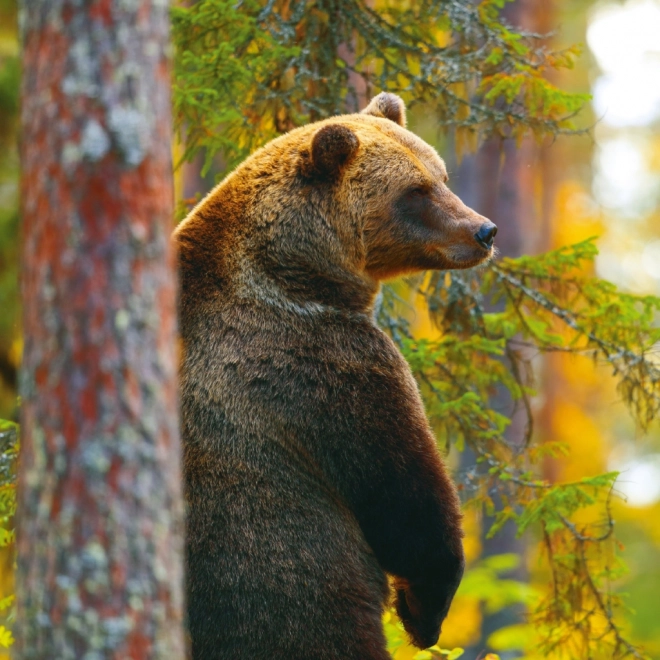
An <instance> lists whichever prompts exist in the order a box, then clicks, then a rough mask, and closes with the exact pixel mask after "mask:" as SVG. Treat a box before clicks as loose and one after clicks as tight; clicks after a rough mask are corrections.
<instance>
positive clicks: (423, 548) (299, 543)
mask: <svg viewBox="0 0 660 660" xmlns="http://www.w3.org/2000/svg"><path fill="white" fill-rule="evenodd" d="M446 182H447V173H446V170H445V165H444V163H443V161H442V160H441V159H440V157H439V156H438V154H437V153H436V152H435V150H434V149H432V148H431V147H430V146H428V145H427V144H426V143H425V142H423V141H422V140H420V139H419V138H418V137H416V136H415V135H413V134H412V133H410V132H409V131H407V130H406V129H405V108H404V105H403V102H402V101H401V99H400V98H399V97H397V96H394V95H392V94H385V93H384V94H380V95H379V96H377V97H376V98H374V99H373V101H372V102H371V104H370V105H369V106H368V107H367V108H366V109H365V110H364V111H363V112H362V113H360V114H353V115H346V116H341V117H335V118H333V119H327V120H324V121H321V122H318V123H315V124H311V125H308V126H304V127H302V128H298V129H296V130H293V131H291V132H290V133H288V134H286V135H283V136H281V137H279V138H277V139H276V140H274V141H272V142H270V143H269V144H267V145H266V146H265V147H263V148H262V149H260V150H259V151H257V152H256V153H255V154H254V155H252V156H251V157H250V158H248V159H247V160H246V161H245V162H244V163H243V164H242V165H241V166H240V167H238V169H236V171H234V172H233V173H232V174H230V175H229V176H228V177H227V178H226V179H225V180H224V181H223V182H222V183H221V184H220V185H218V186H217V187H216V188H215V189H214V190H213V191H212V192H211V193H210V194H209V195H208V196H207V197H206V198H205V199H204V200H203V201H202V202H201V203H200V204H199V205H198V206H197V207H196V208H195V209H194V210H193V211H192V213H191V214H190V215H189V216H188V218H187V219H186V220H185V221H184V222H183V223H182V224H181V225H180V226H179V228H178V229H177V230H176V232H175V240H176V243H177V245H178V250H179V255H180V268H181V299H180V316H181V335H182V342H183V356H182V371H181V378H182V385H181V387H182V390H181V397H182V416H183V438H184V466H185V467H184V469H185V490H186V499H187V504H188V532H187V561H188V578H187V580H188V585H187V597H188V619H189V630H190V636H191V642H192V657H193V659H194V660H216V659H217V660H220V659H222V660H225V659H226V660H229V659H231V660H239V659H240V660H248V659H249V660H255V659H263V660H266V659H268V660H326V659H327V660H385V659H387V658H389V657H390V656H389V655H388V653H387V650H386V644H385V637H384V633H383V627H382V621H381V617H382V612H383V608H384V606H385V604H386V602H387V599H388V595H389V583H388V580H387V576H390V577H391V579H392V584H393V585H394V591H395V597H396V607H397V610H398V612H399V615H400V617H401V619H402V620H403V623H404V626H405V628H406V630H407V632H408V633H409V635H410V638H411V640H412V642H413V643H414V644H415V645H417V646H418V647H420V648H423V647H428V646H431V645H432V644H434V643H435V642H436V640H437V639H438V635H439V632H440V625H441V623H442V621H443V619H444V618H445V616H446V615H447V611H448V609H449V605H450V603H451V600H452V598H453V596H454V593H455V591H456V588H457V587H458V584H459V582H460V580H461V575H462V573H463V564H464V560H463V550H462V544H461V537H462V532H461V513H460V510H459V501H458V498H457V494H456V490H455V488H454V486H453V484H452V482H451V480H450V478H449V476H448V474H447V472H446V470H445V467H444V466H443V462H442V460H441V457H440V454H439V452H438V449H437V448H436V443H435V440H434V437H433V434H432V432H431V429H430V428H429V424H428V421H427V418H426V416H425V412H424V408H423V405H422V400H421V397H420V393H419V391H418V388H417V385H416V383H415V381H414V379H413V376H412V374H411V372H410V369H409V368H408V366H407V364H406V362H405V361H404V359H403V357H402V356H401V354H400V353H399V351H398V350H397V348H396V346H395V345H394V343H393V342H392V341H391V340H390V338H389V337H388V336H387V335H385V334H384V333H383V332H382V331H381V330H380V329H379V328H378V327H377V326H376V323H375V321H374V314H373V310H374V300H375V297H376V294H377V292H378V289H379V282H380V281H381V280H383V279H385V278H389V277H393V276H395V275H399V274H401V273H410V272H413V271H419V270H422V269H429V268H436V269H447V268H468V267H470V266H474V265H476V264H479V263H481V262H483V261H484V260H486V259H488V258H489V257H490V256H491V254H492V243H493V236H494V235H495V231H496V228H495V225H493V224H492V223H491V222H489V221H488V220H486V219H485V218H484V217H482V216H480V215H479V214H477V213H476V212H474V211H472V210H471V209H469V208H467V207H466V206H465V205H464V204H463V203H462V202H461V201H460V200H459V199H458V198H457V197H456V196H455V195H454V194H452V193H451V192H450V191H449V189H448V188H447V186H446Z"/></svg>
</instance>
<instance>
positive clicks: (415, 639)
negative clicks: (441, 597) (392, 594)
mask: <svg viewBox="0 0 660 660" xmlns="http://www.w3.org/2000/svg"><path fill="white" fill-rule="evenodd" d="M396 611H397V614H398V615H399V618H400V619H401V622H402V623H403V627H404V628H405V630H406V632H407V633H408V636H409V637H410V641H411V642H412V643H413V644H414V645H415V646H416V647H417V648H420V649H426V648H428V647H429V646H433V645H434V644H436V643H437V641H438V638H439V637H440V627H441V624H442V620H443V619H444V613H437V612H434V613H431V612H425V611H424V609H423V608H422V606H421V603H420V601H419V600H418V599H417V598H416V597H415V596H414V595H413V593H412V592H411V591H407V590H403V589H399V590H398V591H397V598H396Z"/></svg>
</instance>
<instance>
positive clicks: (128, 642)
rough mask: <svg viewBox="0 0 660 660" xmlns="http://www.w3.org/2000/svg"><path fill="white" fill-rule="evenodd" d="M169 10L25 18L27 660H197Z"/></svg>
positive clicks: (68, 8)
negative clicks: (179, 368) (189, 633)
mask: <svg viewBox="0 0 660 660" xmlns="http://www.w3.org/2000/svg"><path fill="white" fill-rule="evenodd" d="M168 9H169V8H168V2H167V1H166V0H160V1H158V0H151V1H150V0H132V1H131V2H125V1H120V0H87V1H86V2H73V1H71V0H24V2H23V8H22V12H23V15H22V28H23V44H24V76H23V89H22V101H23V107H22V147H21V158H22V169H23V182H22V213H23V231H24V236H23V253H22V257H23V273H22V293H23V300H24V304H25V308H24V309H25V311H24V330H25V352H24V360H23V369H22V374H21V376H22V380H21V390H22V396H23V403H22V443H23V446H22V453H21V459H20V472H19V512H18V585H17V602H18V621H17V630H16V637H17V642H16V649H17V656H16V657H18V658H25V659H27V658H40V659H41V658H43V659H44V660H46V659H48V660H55V659H57V660H67V659H69V658H72V659H73V658H76V659H77V658H80V659H83V658H85V659H92V658H94V660H97V659H98V660H100V659H102V658H103V659H105V658H112V659H117V660H119V659H120V658H121V659H122V660H123V659H135V660H138V659H139V660H145V659H147V658H162V659H164V660H165V659H166V660H177V659H180V658H183V657H184V655H185V653H184V636H183V630H182V618H183V614H182V613H183V596H182V591H183V590H182V572H183V571H182V527H183V524H182V522H183V507H182V500H181V486H180V456H179V454H180V447H179V435H178V417H177V394H176V334H175V333H176V320H175V275H174V263H173V255H172V252H171V247H170V243H169V234H170V228H171V222H172V180H171V178H172V177H171V162H170V159H171V155H170V99H169V88H170V81H169V62H168Z"/></svg>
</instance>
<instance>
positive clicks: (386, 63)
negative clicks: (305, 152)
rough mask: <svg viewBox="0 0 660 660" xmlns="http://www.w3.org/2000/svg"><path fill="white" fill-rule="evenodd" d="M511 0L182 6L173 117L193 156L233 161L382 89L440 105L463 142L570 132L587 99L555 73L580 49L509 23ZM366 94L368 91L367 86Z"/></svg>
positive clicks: (211, 1)
mask: <svg viewBox="0 0 660 660" xmlns="http://www.w3.org/2000/svg"><path fill="white" fill-rule="evenodd" d="M504 4H505V3H504V2H503V1H502V0H481V1H480V2H478V3H472V2H468V1H466V0H447V1H445V2H436V1H435V0H417V1H416V2H414V3H409V2H403V1H401V0H399V1H393V0H385V1H384V2H379V3H377V4H376V7H375V8H371V7H370V6H368V5H367V4H365V3H363V2H361V1H359V0H314V1H313V2H308V1H307V0H293V1H290V0H286V1H285V0H268V1H267V2H266V0H246V1H245V2H240V3H234V2H233V1H231V0H198V1H197V2H195V3H192V4H191V5H190V6H178V7H175V8H174V10H173V13H172V19H173V39H174V43H175V47H176V50H177V57H176V60H175V70H174V119H175V124H176V128H177V130H179V131H180V133H181V134H182V137H183V140H184V143H185V150H184V159H190V158H191V157H192V156H193V155H194V154H195V153H197V152H198V151H199V150H205V152H206V164H205V167H208V166H209V165H210V162H211V159H212V158H213V156H214V155H215V154H216V153H221V154H223V156H224V157H225V161H226V162H225V165H226V166H227V167H232V166H233V165H235V164H236V163H237V162H238V161H240V160H241V159H243V158H244V157H245V156H246V155H247V154H248V153H249V152H250V151H252V150H253V149H254V148H255V147H258V146H260V145H261V144H263V143H265V142H267V141H268V140H270V139H271V138H273V137H275V136H276V135H278V134H279V133H282V132H284V131H287V130H290V129H291V128H293V127H295V126H298V125H300V124H303V123H306V122H308V121H310V120H312V121H313V120H317V119H321V118H323V117H327V116H331V115H334V114H340V113H342V112H345V111H347V110H349V111H350V110H354V109H356V108H357V107H358V104H359V98H358V97H359V96H360V95H362V96H363V97H364V95H365V94H366V95H367V96H369V95H372V94H373V93H375V92H378V91H382V90H387V91H393V92H397V93H399V94H401V95H402V96H403V97H404V98H405V99H406V100H407V101H408V102H409V103H412V104H414V103H417V102H424V103H426V104H427V105H430V106H432V107H433V108H434V110H435V112H436V115H437V118H438V121H439V123H441V124H443V125H444V126H447V127H449V126H451V127H454V128H455V129H456V130H457V132H458V137H459V140H458V143H459V144H465V145H466V146H476V143H477V141H478V139H479V138H484V137H488V136H493V135H496V136H502V137H514V138H520V137H522V136H523V135H524V134H525V133H526V132H528V131H530V130H531V131H532V132H533V133H534V134H535V135H537V136H538V137H543V136H545V135H556V134H557V133H563V132H573V131H574V130H575V126H574V124H573V122H572V118H573V117H574V115H575V114H576V113H577V111H578V110H579V109H580V108H581V107H582V105H583V103H584V102H585V100H587V99H588V96H587V95H584V94H569V93H567V92H564V91H561V90H559V89H557V88H556V87H555V86H554V85H552V84H551V83H550V82H549V81H548V80H547V78H546V74H547V73H548V72H549V71H552V70H556V69H561V68H567V67H571V66H572V64H573V61H574V59H575V57H576V56H577V55H578V52H579V51H578V49H577V48H575V47H573V48H569V49H567V50H565V51H562V52H552V51H550V50H549V49H548V48H547V46H546V44H545V40H544V38H543V37H542V36H539V35H536V34H531V33H527V32H524V31H522V30H519V29H514V28H512V27H510V26H508V25H506V24H505V23H504V22H503V21H502V19H501V16H500V12H501V10H502V8H503V6H504ZM362 90H363V91H362Z"/></svg>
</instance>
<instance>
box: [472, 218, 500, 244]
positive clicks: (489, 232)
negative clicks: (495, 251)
mask: <svg viewBox="0 0 660 660" xmlns="http://www.w3.org/2000/svg"><path fill="white" fill-rule="evenodd" d="M495 234H497V225H494V224H493V223H492V222H484V224H483V225H481V228H480V229H479V231H478V232H477V233H476V234H475V235H474V237H475V238H476V239H477V243H479V245H481V247H484V248H486V249H487V250H490V248H492V247H493V239H494V238H495Z"/></svg>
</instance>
